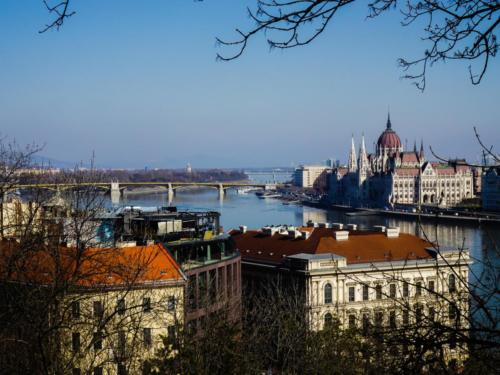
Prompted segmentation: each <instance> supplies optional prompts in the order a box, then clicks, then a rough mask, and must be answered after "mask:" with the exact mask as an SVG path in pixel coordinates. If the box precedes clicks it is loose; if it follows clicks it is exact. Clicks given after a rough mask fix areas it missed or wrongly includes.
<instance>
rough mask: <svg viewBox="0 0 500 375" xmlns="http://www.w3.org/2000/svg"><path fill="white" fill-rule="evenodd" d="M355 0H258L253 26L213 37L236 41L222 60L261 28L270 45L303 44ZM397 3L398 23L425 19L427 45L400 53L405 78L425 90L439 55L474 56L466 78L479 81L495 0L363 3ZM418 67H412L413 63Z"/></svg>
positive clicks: (386, 6) (488, 51)
mask: <svg viewBox="0 0 500 375" xmlns="http://www.w3.org/2000/svg"><path fill="white" fill-rule="evenodd" d="M351 3H354V0H298V1H289V0H271V1H266V0H257V5H256V7H255V8H248V15H249V17H250V18H251V19H252V21H254V23H255V26H254V27H252V28H250V29H249V30H247V31H242V30H241V29H236V33H237V35H238V36H237V39H235V40H229V41H228V40H222V39H219V38H218V39H217V41H218V42H219V43H220V44H221V45H223V46H228V47H231V46H232V47H235V48H236V52H234V53H233V54H224V55H223V54H218V55H217V57H218V58H219V59H221V60H233V59H236V58H238V57H239V56H241V55H242V53H243V52H244V50H245V48H246V47H247V44H248V42H249V41H250V39H251V38H252V37H253V36H255V35H256V34H258V33H260V32H264V33H266V36H267V42H268V44H269V47H270V48H278V49H288V48H293V47H298V46H303V45H306V44H309V43H311V42H312V41H313V40H315V39H316V38H317V37H318V36H319V35H320V34H322V33H323V31H324V30H325V29H326V28H327V26H328V25H329V24H330V23H331V22H333V20H334V19H335V17H340V16H339V15H338V14H339V13H341V12H342V10H343V8H345V7H348V6H349V5H351ZM391 9H397V10H399V11H400V12H401V14H402V17H403V18H402V21H401V24H402V26H409V25H411V24H414V23H415V24H417V23H419V22H420V21H421V20H422V22H424V23H425V26H424V30H423V36H422V39H424V40H425V41H427V42H428V43H429V45H430V48H428V49H427V50H425V51H424V53H423V54H422V56H421V57H420V58H416V59H411V60H408V59H404V58H401V59H399V64H400V66H401V67H402V68H403V69H404V70H405V71H407V73H406V74H405V75H404V78H408V79H411V80H413V81H414V83H415V85H416V86H417V87H418V88H419V89H420V90H424V89H425V86H426V73H427V69H428V67H429V66H431V65H433V64H434V63H436V62H439V61H443V62H444V61H448V60H465V61H478V65H479V69H478V71H477V72H475V71H474V70H473V68H472V66H469V74H470V79H471V82H472V83H473V84H479V83H480V82H481V80H482V78H483V76H484V74H485V73H486V70H487V68H488V64H489V62H490V59H491V58H494V57H495V56H496V53H497V51H498V46H499V44H498V41H497V37H496V32H497V30H498V26H499V24H500V17H499V11H500V3H499V2H498V1H476V0H465V1H447V0H409V1H406V2H404V3H403V4H401V3H398V2H397V1H396V0H373V1H372V2H371V3H369V4H368V12H369V13H368V18H375V17H378V16H379V15H381V14H384V13H387V12H388V11H390V10H391ZM414 68H415V69H417V70H416V72H412V71H413V70H412V69H414Z"/></svg>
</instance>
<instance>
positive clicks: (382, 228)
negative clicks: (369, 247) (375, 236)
mask: <svg viewBox="0 0 500 375" xmlns="http://www.w3.org/2000/svg"><path fill="white" fill-rule="evenodd" d="M373 230H374V231H375V232H385V226H383V225H374V226H373Z"/></svg>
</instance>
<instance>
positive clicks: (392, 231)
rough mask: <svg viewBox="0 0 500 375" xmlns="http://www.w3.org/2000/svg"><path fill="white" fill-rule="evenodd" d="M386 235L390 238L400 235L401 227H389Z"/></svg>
mask: <svg viewBox="0 0 500 375" xmlns="http://www.w3.org/2000/svg"><path fill="white" fill-rule="evenodd" d="M385 235H386V236H387V237H389V238H395V237H399V227H388V228H387V230H386V231H385Z"/></svg>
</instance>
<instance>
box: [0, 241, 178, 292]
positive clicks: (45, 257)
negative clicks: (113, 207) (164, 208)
mask: <svg viewBox="0 0 500 375" xmlns="http://www.w3.org/2000/svg"><path fill="white" fill-rule="evenodd" d="M0 251H1V252H2V257H1V258H0V280H5V281H16V282H22V283H38V284H50V283H53V282H54V281H55V280H60V281H65V282H68V283H70V284H73V285H76V286H92V285H124V284H141V283H151V282H156V281H167V280H181V279H183V277H184V276H183V274H182V272H181V270H180V267H179V265H178V264H177V263H176V262H175V260H174V259H173V258H172V256H171V255H170V254H169V253H168V251H167V250H165V249H164V248H163V246H161V245H149V246H134V247H123V248H89V249H85V250H83V251H81V252H78V251H77V250H76V249H75V248H68V247H59V248H52V249H51V248H48V247H45V248H41V249H36V250H32V249H28V250H26V249H21V248H20V246H19V245H18V244H16V243H15V242H11V241H4V242H3V243H2V244H1V249H0Z"/></svg>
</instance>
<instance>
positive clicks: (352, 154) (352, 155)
mask: <svg viewBox="0 0 500 375" xmlns="http://www.w3.org/2000/svg"><path fill="white" fill-rule="evenodd" d="M347 168H348V170H349V172H356V170H357V165H356V150H355V148H354V135H353V136H352V138H351V152H350V153H349V162H348V165H347Z"/></svg>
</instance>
